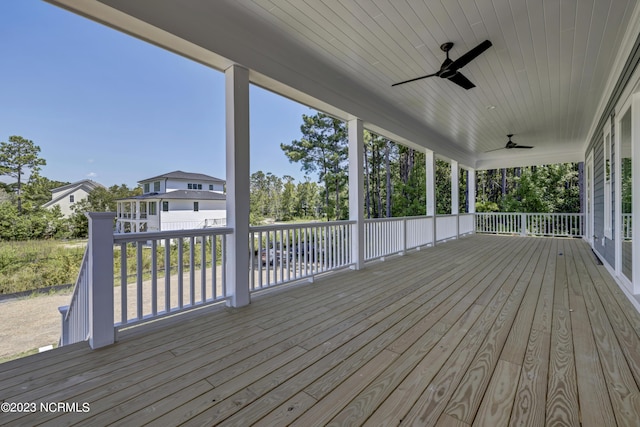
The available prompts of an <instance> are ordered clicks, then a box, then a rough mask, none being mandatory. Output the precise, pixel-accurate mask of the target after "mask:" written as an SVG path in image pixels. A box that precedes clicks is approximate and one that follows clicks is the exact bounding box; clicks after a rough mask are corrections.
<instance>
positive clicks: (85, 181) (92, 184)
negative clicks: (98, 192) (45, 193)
mask: <svg viewBox="0 0 640 427" xmlns="http://www.w3.org/2000/svg"><path fill="white" fill-rule="evenodd" d="M82 186H87V187H90V188H91V189H94V188H98V187H102V188H104V185H102V184H100V183H99V182H95V181H92V180H90V179H82V180H80V181H76V182H72V183H70V184H66V185H62V186H60V187H56V188H53V189H52V190H51V192H52V193H57V192H59V191H66V190H68V189H70V188H73V189H75V188H78V187H82Z"/></svg>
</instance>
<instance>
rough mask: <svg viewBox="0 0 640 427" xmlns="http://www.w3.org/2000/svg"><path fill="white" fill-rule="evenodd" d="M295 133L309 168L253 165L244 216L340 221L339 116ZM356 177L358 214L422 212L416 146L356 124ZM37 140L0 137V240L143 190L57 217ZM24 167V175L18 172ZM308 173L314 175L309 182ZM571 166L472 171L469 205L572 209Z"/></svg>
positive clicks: (290, 153)
mask: <svg viewBox="0 0 640 427" xmlns="http://www.w3.org/2000/svg"><path fill="white" fill-rule="evenodd" d="M300 130H301V134H302V137H301V138H300V139H298V140H294V141H291V142H290V143H282V144H280V146H281V149H282V150H283V152H284V154H285V155H286V156H287V158H288V159H289V160H290V161H291V162H293V163H298V164H300V168H301V170H302V171H303V172H305V173H306V174H308V175H307V176H305V178H304V180H303V181H302V182H296V181H295V179H294V178H293V177H291V176H287V175H285V176H283V177H278V176H277V175H274V174H273V173H271V172H263V171H258V172H255V173H253V174H252V175H251V177H250V195H249V196H250V221H251V224H252V225H259V224H261V223H263V221H264V220H265V219H273V220H278V221H291V220H342V219H348V217H349V192H348V137H347V126H346V123H344V122H342V121H340V120H338V119H336V118H333V117H331V116H328V115H326V114H323V113H317V114H315V115H309V116H308V115H303V116H302V125H301V127H300ZM363 151H364V153H363V171H362V173H363V176H364V200H363V203H364V206H363V209H364V213H365V217H366V218H385V217H401V216H416V215H425V214H426V163H425V154H424V152H421V151H417V150H414V149H412V148H409V147H405V146H402V145H399V144H395V143H394V142H392V141H390V140H388V139H386V138H383V137H381V136H379V135H376V134H375V133H372V132H369V131H366V130H365V132H364V150H363ZM39 153H40V147H38V146H37V145H35V144H34V143H33V142H32V141H30V140H27V139H25V138H22V137H20V136H11V137H10V138H9V142H2V143H0V175H6V176H10V177H12V178H14V179H16V182H15V183H12V184H4V183H0V240H27V239H41V238H69V237H86V234H87V219H86V217H85V215H84V212H86V211H94V212H107V211H112V212H113V211H115V210H116V200H117V199H121V198H127V197H130V196H133V195H138V194H141V193H142V189H141V188H139V187H137V188H129V187H127V186H126V185H125V184H121V185H114V186H111V187H109V188H97V189H96V190H94V191H93V192H92V193H91V194H90V195H89V197H88V198H87V199H86V200H81V201H79V202H77V203H75V204H74V205H73V210H74V213H73V214H72V215H71V217H70V218H63V216H62V214H61V212H60V210H59V209H55V208H54V209H45V208H43V205H44V204H45V203H47V202H48V201H49V200H51V190H52V189H53V188H56V187H60V186H62V185H65V184H68V182H61V181H55V180H50V179H48V178H46V177H44V176H42V175H40V170H41V167H42V166H44V165H46V161H45V160H44V159H42V158H41V157H40V155H39ZM27 170H28V171H29V172H30V175H29V178H28V179H27V181H26V182H25V181H24V180H23V179H22V177H23V175H24V174H25V172H26V171H27ZM465 172H466V171H464V170H461V171H460V173H459V182H458V186H459V201H458V204H459V209H460V212H467V211H468V209H469V197H468V194H467V180H468V176H467V174H466V173H465ZM311 174H317V177H318V182H314V181H313V180H312V179H311V178H310V175H311ZM579 179H580V175H579V165H578V164H576V163H566V164H557V165H546V166H532V167H522V168H506V169H499V170H487V171H477V172H476V206H475V207H476V210H477V211H479V212H482V211H503V212H580V199H581V195H580V186H579ZM435 184H436V185H435V187H436V189H435V191H436V214H438V215H443V214H450V213H452V212H451V165H450V163H449V162H446V161H444V160H441V159H437V160H436V183H435Z"/></svg>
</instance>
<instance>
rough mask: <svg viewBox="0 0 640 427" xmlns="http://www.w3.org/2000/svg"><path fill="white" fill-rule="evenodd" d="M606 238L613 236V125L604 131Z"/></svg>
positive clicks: (608, 124) (609, 125)
mask: <svg viewBox="0 0 640 427" xmlns="http://www.w3.org/2000/svg"><path fill="white" fill-rule="evenodd" d="M602 144H603V147H602V149H603V152H604V165H603V166H604V236H605V237H606V238H608V239H611V238H612V237H613V236H612V228H613V227H612V223H611V222H612V215H611V209H612V202H613V200H612V197H611V124H610V123H607V126H606V127H605V129H604V139H603V142H602Z"/></svg>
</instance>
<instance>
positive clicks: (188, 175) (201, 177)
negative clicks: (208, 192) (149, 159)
mask: <svg viewBox="0 0 640 427" xmlns="http://www.w3.org/2000/svg"><path fill="white" fill-rule="evenodd" d="M164 178H172V179H191V180H198V181H217V182H222V183H224V182H225V180H224V179H220V178H216V177H214V176H211V175H205V174H203V173H192V172H183V171H173V172H169V173H165V174H162V175H158V176H154V177H151V178H147V179H143V180H140V181H138V182H139V183H142V182H146V181H153V180H156V179H164Z"/></svg>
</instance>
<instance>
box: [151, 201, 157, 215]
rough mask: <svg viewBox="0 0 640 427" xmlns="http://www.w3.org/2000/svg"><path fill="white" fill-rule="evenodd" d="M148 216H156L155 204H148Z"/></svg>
mask: <svg viewBox="0 0 640 427" xmlns="http://www.w3.org/2000/svg"><path fill="white" fill-rule="evenodd" d="M149 215H156V202H150V203H149Z"/></svg>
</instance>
